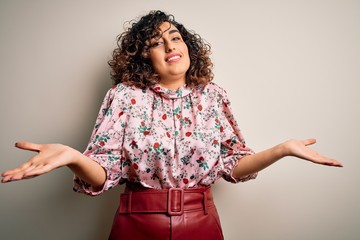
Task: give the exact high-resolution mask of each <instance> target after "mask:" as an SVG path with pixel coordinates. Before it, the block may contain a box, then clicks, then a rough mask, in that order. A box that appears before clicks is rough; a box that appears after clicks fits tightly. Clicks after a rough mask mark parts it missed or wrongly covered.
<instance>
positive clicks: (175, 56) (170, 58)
mask: <svg viewBox="0 0 360 240" xmlns="http://www.w3.org/2000/svg"><path fill="white" fill-rule="evenodd" d="M180 58H181V55H180V54H173V55H170V56H168V57H167V58H166V59H165V62H176V61H178V60H179V59H180Z"/></svg>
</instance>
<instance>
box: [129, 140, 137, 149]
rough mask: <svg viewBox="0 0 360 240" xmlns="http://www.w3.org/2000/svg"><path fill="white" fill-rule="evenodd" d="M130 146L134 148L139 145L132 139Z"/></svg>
mask: <svg viewBox="0 0 360 240" xmlns="http://www.w3.org/2000/svg"><path fill="white" fill-rule="evenodd" d="M130 146H131V148H132V149H134V148H138V145H137V143H136V141H134V140H133V141H131V143H130Z"/></svg>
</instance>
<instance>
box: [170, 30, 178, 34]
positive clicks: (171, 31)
mask: <svg viewBox="0 0 360 240" xmlns="http://www.w3.org/2000/svg"><path fill="white" fill-rule="evenodd" d="M176 32H179V30H177V29H172V30H170V31H169V34H172V33H176Z"/></svg>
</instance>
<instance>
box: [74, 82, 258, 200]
mask: <svg viewBox="0 0 360 240" xmlns="http://www.w3.org/2000/svg"><path fill="white" fill-rule="evenodd" d="M83 154H84V155H86V156H88V157H89V158H91V159H93V160H94V161H96V162H98V163H99V164H100V165H101V166H103V167H104V169H105V170H106V173H107V180H106V182H105V184H104V187H103V189H100V190H99V189H94V188H93V187H92V186H90V185H89V184H87V183H86V182H84V181H82V180H81V179H79V178H78V177H76V176H75V177H74V190H75V191H77V192H83V193H86V194H89V195H97V194H100V193H102V192H103V191H105V190H108V189H110V188H112V187H113V186H116V185H118V184H122V183H124V182H126V181H130V182H139V183H141V184H142V185H143V186H145V187H149V188H155V189H166V188H191V187H198V186H204V185H205V186H206V185H210V184H213V183H214V182H215V181H216V180H217V179H219V178H221V177H222V178H224V179H225V180H227V181H230V182H233V183H235V182H239V181H246V180H249V179H253V178H255V177H256V174H252V175H250V176H247V177H245V178H243V179H235V178H234V177H232V171H233V169H234V167H235V166H236V165H237V163H238V161H239V160H240V159H241V158H242V157H243V156H246V155H248V154H253V151H252V150H251V149H250V148H248V147H247V146H246V145H245V141H244V138H243V136H242V134H241V132H240V130H239V128H238V125H237V123H236V121H235V119H234V117H233V114H232V112H231V109H230V103H229V100H228V98H227V95H226V92H225V91H224V90H223V89H222V88H221V87H219V86H218V85H216V84H215V83H209V84H207V85H206V86H198V87H194V88H190V87H187V86H183V87H181V88H179V89H178V90H169V89H165V88H163V87H161V86H160V85H154V86H153V87H150V88H147V89H139V88H136V87H131V86H126V85H123V84H121V83H120V84H118V85H117V86H115V87H114V88H112V89H110V90H109V91H108V92H107V94H106V96H105V99H104V101H103V103H102V106H101V109H100V112H99V115H98V118H97V120H96V123H95V127H94V130H93V133H92V135H91V138H90V141H89V144H88V147H87V149H86V150H85V152H84V153H83Z"/></svg>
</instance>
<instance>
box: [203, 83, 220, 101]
mask: <svg viewBox="0 0 360 240" xmlns="http://www.w3.org/2000/svg"><path fill="white" fill-rule="evenodd" d="M198 91H201V92H202V93H203V94H207V95H212V96H214V97H215V96H216V97H217V98H220V99H224V98H225V99H227V93H226V90H225V89H224V88H222V87H221V86H219V85H218V84H216V83H214V82H209V83H208V84H206V85H205V86H201V87H198Z"/></svg>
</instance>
